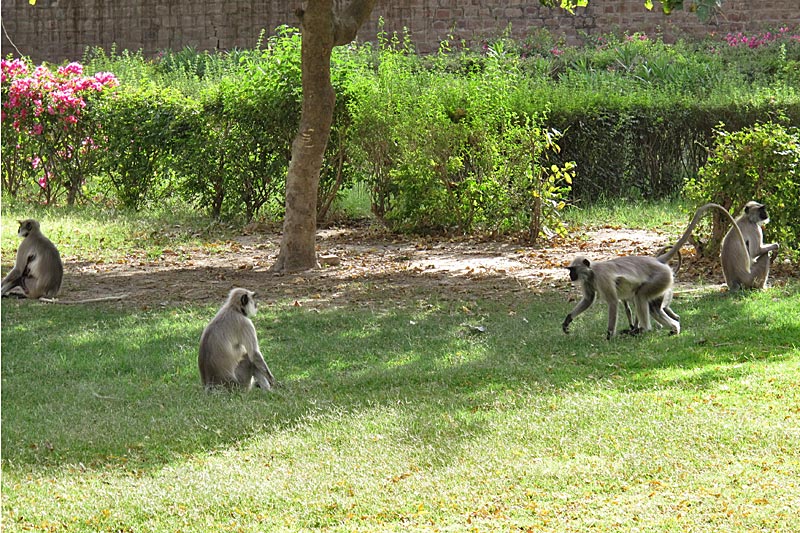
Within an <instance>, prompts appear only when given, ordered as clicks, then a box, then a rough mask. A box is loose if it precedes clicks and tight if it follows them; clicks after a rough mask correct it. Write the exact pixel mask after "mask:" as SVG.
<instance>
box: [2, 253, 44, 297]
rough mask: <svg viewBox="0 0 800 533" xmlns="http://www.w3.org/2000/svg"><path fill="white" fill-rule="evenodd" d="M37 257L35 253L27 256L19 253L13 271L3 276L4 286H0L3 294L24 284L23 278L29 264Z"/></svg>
mask: <svg viewBox="0 0 800 533" xmlns="http://www.w3.org/2000/svg"><path fill="white" fill-rule="evenodd" d="M19 251H21V250H19ZM35 257H36V256H35V255H32V256H30V257H25V255H24V253H22V254H21V253H17V260H16V262H15V263H14V268H12V269H11V271H10V272H9V273H8V274H6V276H5V277H4V278H3V281H2V288H0V292H1V293H2V294H3V295H5V294H6V293H8V292H9V291H10V290H11V289H13V288H14V287H19V286H20V285H22V278H23V277H25V272H26V271H27V270H28V264H29V263H30V262H31V261H32V260H33V259H34V258H35Z"/></svg>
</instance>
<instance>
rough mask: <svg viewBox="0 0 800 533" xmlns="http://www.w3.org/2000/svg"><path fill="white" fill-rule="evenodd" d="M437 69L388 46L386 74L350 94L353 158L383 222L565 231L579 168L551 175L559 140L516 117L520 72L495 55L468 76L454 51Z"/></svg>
mask: <svg viewBox="0 0 800 533" xmlns="http://www.w3.org/2000/svg"><path fill="white" fill-rule="evenodd" d="M429 60H430V61H431V63H432V65H433V66H432V67H431V68H428V69H423V70H420V62H419V60H418V58H417V57H416V56H415V55H414V54H413V50H412V49H411V48H410V47H409V46H408V44H407V43H401V42H400V41H399V39H397V38H396V37H395V38H392V39H387V38H385V36H384V38H383V39H382V41H381V47H380V50H379V54H378V58H377V68H376V69H374V70H371V71H368V70H367V69H365V70H364V72H363V73H362V75H361V76H360V77H358V78H357V79H356V81H355V82H354V83H353V85H351V87H350V88H351V91H352V94H351V95H350V97H349V98H350V100H349V103H350V108H349V109H350V114H351V117H352V121H353V127H352V145H353V150H352V152H351V155H352V159H353V162H354V165H355V166H356V167H357V168H360V169H361V172H362V173H363V174H364V175H366V176H369V177H370V178H371V189H372V192H373V212H374V213H375V214H376V215H378V216H379V217H380V218H381V219H382V220H384V221H386V222H387V223H388V224H389V225H390V226H391V227H393V228H394V229H397V230H405V231H417V232H419V231H423V232H427V231H436V232H440V231H453V232H459V233H468V232H471V231H475V230H490V231H500V232H504V231H515V230H521V229H527V230H528V232H529V237H530V239H531V240H532V241H536V240H537V239H538V238H539V236H540V235H541V234H542V233H546V232H547V231H549V230H548V229H547V227H548V226H552V228H554V231H558V230H559V229H560V227H561V226H560V224H558V223H557V219H558V217H557V211H558V210H560V209H561V208H562V207H563V205H564V202H563V199H564V197H565V195H566V192H568V190H569V185H568V183H566V182H563V183H562V181H563V180H564V179H565V178H566V179H567V180H571V177H572V174H571V173H569V174H565V173H564V172H569V170H570V169H571V167H570V169H567V170H565V169H563V168H560V167H558V165H548V166H544V165H543V162H544V161H545V160H546V152H547V151H549V150H555V149H556V148H557V145H556V144H555V142H554V139H555V136H553V135H552V134H551V133H548V132H547V131H546V130H545V128H543V127H542V126H541V120H540V119H538V118H537V116H538V115H537V116H534V115H530V116H520V115H518V114H517V113H516V112H515V111H514V109H513V105H514V102H515V100H516V99H517V98H518V97H519V96H518V94H517V93H518V92H519V91H520V90H521V89H520V86H519V85H518V84H517V82H516V79H517V77H518V72H517V71H516V70H515V68H516V65H514V64H513V63H507V62H504V61H503V60H502V58H501V57H500V56H499V55H497V54H496V53H495V54H494V55H493V56H491V57H488V58H486V59H485V60H484V61H482V62H481V65H480V68H477V69H475V70H473V71H471V72H470V73H469V74H467V75H462V74H459V72H458V71H459V69H455V70H456V72H453V71H452V70H453V68H452V67H453V63H452V62H450V61H449V60H448V58H447V56H446V50H445V49H443V50H442V52H440V54H439V56H437V57H436V58H430V59H429ZM551 166H553V170H551ZM370 178H368V179H370Z"/></svg>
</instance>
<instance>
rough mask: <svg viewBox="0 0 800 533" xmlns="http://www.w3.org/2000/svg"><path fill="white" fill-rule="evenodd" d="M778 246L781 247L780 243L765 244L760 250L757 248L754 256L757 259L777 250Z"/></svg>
mask: <svg viewBox="0 0 800 533" xmlns="http://www.w3.org/2000/svg"><path fill="white" fill-rule="evenodd" d="M778 247H779V246H778V243H773V244H766V245H763V246H761V247H760V248H759V249H758V250H756V252H755V253H754V254H753V258H754V259H756V258H758V257H761V256H762V255H764V254H768V253H770V252H772V251H775V250H777V249H778Z"/></svg>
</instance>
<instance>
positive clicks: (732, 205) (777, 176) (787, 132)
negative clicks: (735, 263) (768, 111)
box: [684, 122, 800, 255]
mask: <svg viewBox="0 0 800 533" xmlns="http://www.w3.org/2000/svg"><path fill="white" fill-rule="evenodd" d="M716 134H717V137H716V140H715V142H714V146H713V147H712V149H711V151H710V155H709V158H708V163H707V164H706V165H705V166H704V167H703V168H701V169H700V172H699V173H698V176H697V178H696V179H692V180H689V181H688V182H687V184H686V186H685V189H684V192H685V195H686V197H687V198H688V199H690V200H692V201H693V202H695V203H697V204H700V203H705V202H715V203H718V204H720V205H722V206H724V207H726V208H728V209H729V210H730V209H741V208H742V206H744V204H745V203H747V202H748V201H750V200H757V201H759V202H761V203H764V204H765V205H766V206H767V210H768V213H769V215H770V218H771V220H772V222H771V223H770V224H769V225H767V226H766V228H765V232H766V233H767V234H768V235H769V237H768V239H769V240H770V241H772V242H779V243H780V244H781V246H782V249H781V252H782V253H785V252H786V251H787V250H789V251H790V252H793V253H794V254H795V255H796V254H797V253H798V252H800V129H798V128H797V127H785V126H783V125H781V124H779V123H775V122H764V123H758V124H755V125H753V126H752V127H748V128H744V129H742V130H739V131H733V132H729V131H726V129H725V125H724V124H720V125H719V126H718V127H717V129H716ZM736 214H738V212H737V213H736ZM713 220H714V222H713V228H712V234H711V239H710V241H709V242H708V243H705V246H702V247H701V248H702V250H703V251H704V253H706V254H716V252H717V251H718V250H719V245H720V243H721V241H722V237H723V236H724V234H725V231H727V228H728V227H729V226H730V224H729V223H728V221H727V219H723V218H722V217H720V216H719V215H718V214H715V215H714V219H713Z"/></svg>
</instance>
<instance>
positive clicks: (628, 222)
mask: <svg viewBox="0 0 800 533" xmlns="http://www.w3.org/2000/svg"><path fill="white" fill-rule="evenodd" d="M695 207H696V206H686V205H685V204H684V202H682V201H679V200H653V201H649V200H647V201H646V200H640V201H634V200H625V201H620V200H601V201H598V202H596V203H593V204H590V205H573V206H568V207H567V208H566V209H565V211H564V219H565V220H566V221H567V222H568V223H569V224H570V225H572V226H579V227H595V228H596V227H606V226H620V227H625V228H636V229H649V230H658V229H666V228H672V229H674V228H685V227H686V225H687V224H688V223H689V221H690V220H691V217H692V214H693V210H694V209H695Z"/></svg>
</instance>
